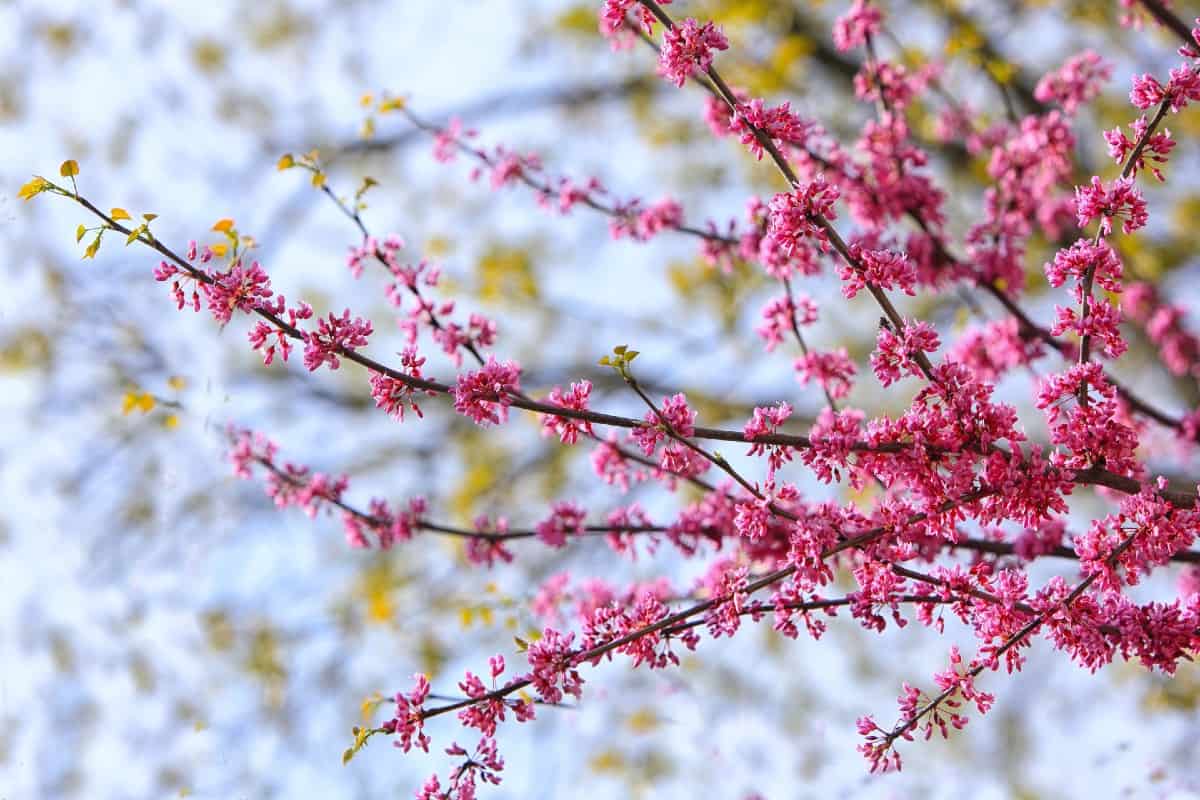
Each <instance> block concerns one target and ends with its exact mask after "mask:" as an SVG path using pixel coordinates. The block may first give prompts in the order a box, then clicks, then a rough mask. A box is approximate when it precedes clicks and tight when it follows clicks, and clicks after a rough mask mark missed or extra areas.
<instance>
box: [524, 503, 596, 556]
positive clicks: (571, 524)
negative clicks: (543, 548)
mask: <svg viewBox="0 0 1200 800" xmlns="http://www.w3.org/2000/svg"><path fill="white" fill-rule="evenodd" d="M586 517H587V512H586V511H585V510H584V509H583V508H581V507H580V506H578V505H576V504H575V503H571V502H568V501H561V502H558V503H555V504H554V505H553V506H552V511H551V513H550V516H549V517H547V518H546V519H544V520H542V521H541V522H539V523H538V524H537V526H536V528H535V530H536V531H537V537H538V538H539V539H541V540H542V541H543V542H545V543H546V544H547V545H549V546H550V547H565V546H566V544H567V537H568V536H582V535H583V532H584V530H585V528H584V520H585V519H586Z"/></svg>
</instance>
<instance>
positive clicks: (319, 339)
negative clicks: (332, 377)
mask: <svg viewBox="0 0 1200 800" xmlns="http://www.w3.org/2000/svg"><path fill="white" fill-rule="evenodd" d="M370 335H371V323H370V322H368V321H367V320H365V319H362V318H361V317H355V318H354V319H353V320H351V319H350V309H348V308H347V309H346V310H345V311H343V312H342V315H341V316H340V317H338V316H335V315H334V314H330V315H329V317H328V318H324V319H320V320H318V321H317V330H316V331H315V332H313V331H305V332H304V366H305V367H307V368H308V370H309V371H310V372H311V371H313V370H315V369H317V368H319V367H320V366H321V365H322V364H328V365H329V368H330V369H337V368H338V367H340V366H341V361H340V360H339V359H338V355H339V354H341V355H344V354H345V353H352V352H354V351H355V350H356V349H357V348H359V347H365V346H366V344H367V337H368V336H370Z"/></svg>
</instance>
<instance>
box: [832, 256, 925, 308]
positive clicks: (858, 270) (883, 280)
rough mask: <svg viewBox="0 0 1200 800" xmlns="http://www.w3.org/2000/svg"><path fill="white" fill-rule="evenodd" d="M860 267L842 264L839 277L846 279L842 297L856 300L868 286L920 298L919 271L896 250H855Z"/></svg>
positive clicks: (843, 284)
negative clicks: (917, 289) (918, 295)
mask: <svg viewBox="0 0 1200 800" xmlns="http://www.w3.org/2000/svg"><path fill="white" fill-rule="evenodd" d="M851 255H852V256H853V257H854V258H855V259H856V260H857V261H858V264H857V266H854V265H850V264H845V263H840V264H839V265H838V268H837V269H838V276H839V277H841V279H842V294H843V295H845V296H846V297H847V298H852V297H854V296H855V295H857V294H858V293H859V292H860V291H862V290H863V289H865V288H866V287H868V286H877V287H879V288H880V289H900V290H901V291H903V292H904V293H905V294H907V295H916V293H917V292H916V284H917V268H916V265H915V264H913V262H912V261H911V260H910V259H909V258H908V256H906V255H904V254H903V253H897V252H895V251H893V250H864V249H862V248H860V247H858V246H857V245H855V246H854V247H852V248H851Z"/></svg>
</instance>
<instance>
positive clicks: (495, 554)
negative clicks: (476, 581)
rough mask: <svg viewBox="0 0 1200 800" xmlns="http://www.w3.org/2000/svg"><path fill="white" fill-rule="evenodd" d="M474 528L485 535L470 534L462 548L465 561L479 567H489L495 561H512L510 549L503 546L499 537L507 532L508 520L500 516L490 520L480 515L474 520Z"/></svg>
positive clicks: (508, 562) (506, 562)
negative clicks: (465, 557)
mask: <svg viewBox="0 0 1200 800" xmlns="http://www.w3.org/2000/svg"><path fill="white" fill-rule="evenodd" d="M473 524H474V527H475V530H476V531H478V532H479V533H482V534H489V535H485V536H472V537H470V538H469V539H467V541H466V546H465V548H464V550H465V553H466V556H467V561H469V562H470V563H472V564H475V565H477V566H481V567H487V568H489V569H490V568H491V567H492V566H493V565H494V564H495V563H496V562H497V561H503V562H504V563H505V564H510V563H512V560H513V554H512V551H511V550H509V549H508V548H507V547H505V546H504V540H503V539H501V538H499V537H500V536H503V535H504V534H506V533H508V520H507V519H506V518H504V517H500V518H499V519H497V520H496V521H495V522H492V521H491V520H490V519H489V518H488V517H487V516H486V515H480V516H478V517H476V518H475V521H474V523H473Z"/></svg>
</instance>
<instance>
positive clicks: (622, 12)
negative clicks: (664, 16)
mask: <svg viewBox="0 0 1200 800" xmlns="http://www.w3.org/2000/svg"><path fill="white" fill-rule="evenodd" d="M670 3H671V0H659V4H660V5H664V6H665V5H670ZM630 13H633V14H634V15H635V16H634V19H633V20H632V21H633V23H634V25H635V26H638V27H639V28H640V29H641V30H642V31H643V32H645V33H646V34H651V33H653V32H654V22H655V19H654V14H653V13H651V11H650V9H649V8H647V7H646V6H644V5H642V4H641V3H639V2H638V0H604V5H602V6H601V7H600V33H601V34H603V35H604V36H605V38H607V39H608V40H609V42H610V43H611V44H612V47H613V49H614V50H617V49H623V48H627V47H631V46H632V45H633V40H634V37H633V35H632V33H631V32H630V30H629V26H628V24H627V22H626V16H627V15H628V14H630Z"/></svg>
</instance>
